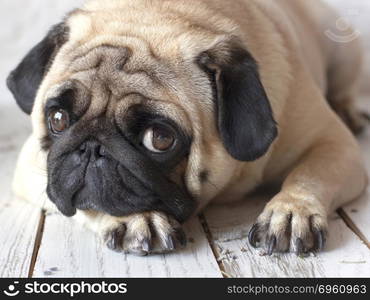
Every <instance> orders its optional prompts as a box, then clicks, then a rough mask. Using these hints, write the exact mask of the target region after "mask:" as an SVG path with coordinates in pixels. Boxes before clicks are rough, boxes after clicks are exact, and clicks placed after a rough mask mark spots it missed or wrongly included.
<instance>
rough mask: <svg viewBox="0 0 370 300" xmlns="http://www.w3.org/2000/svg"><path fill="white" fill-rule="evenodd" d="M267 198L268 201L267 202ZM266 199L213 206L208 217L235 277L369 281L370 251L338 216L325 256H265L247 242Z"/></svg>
mask: <svg viewBox="0 0 370 300" xmlns="http://www.w3.org/2000/svg"><path fill="white" fill-rule="evenodd" d="M264 198H265V199H264ZM265 201H266V197H262V196H260V197H253V198H251V199H248V200H246V201H245V202H243V203H239V204H235V205H233V206H212V207H210V208H209V209H208V210H207V211H206V213H205V217H206V220H207V223H208V226H209V229H210V231H211V234H212V236H213V238H214V243H215V246H216V248H217V249H218V252H219V253H221V255H220V259H222V262H223V265H224V267H225V272H226V273H227V274H228V275H229V276H231V277H362V276H363V277H369V276H370V251H369V249H368V248H367V247H366V246H365V245H364V244H363V243H362V242H361V241H360V240H359V239H358V238H357V236H355V234H354V233H353V232H352V231H350V230H349V229H348V227H347V226H346V225H345V224H344V223H343V221H342V220H341V219H340V218H338V217H337V216H334V217H332V218H331V220H330V222H329V239H328V244H327V247H326V249H325V251H324V252H323V253H320V254H318V255H317V256H310V257H307V258H300V257H297V256H296V255H295V254H274V255H273V256H271V257H269V256H261V255H260V254H261V250H256V249H254V248H253V247H251V246H250V245H249V243H248V240H247V235H248V231H249V229H250V227H251V226H252V224H253V222H254V221H255V219H256V217H257V216H258V214H259V212H261V211H262V208H263V206H264V204H265V203H266V202H265Z"/></svg>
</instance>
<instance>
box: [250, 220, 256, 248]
mask: <svg viewBox="0 0 370 300" xmlns="http://www.w3.org/2000/svg"><path fill="white" fill-rule="evenodd" d="M257 232H258V224H254V225H253V226H252V228H251V229H250V230H249V233H248V240H249V243H250V244H251V245H252V247H254V248H257Z"/></svg>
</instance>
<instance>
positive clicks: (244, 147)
mask: <svg viewBox="0 0 370 300" xmlns="http://www.w3.org/2000/svg"><path fill="white" fill-rule="evenodd" d="M197 61H198V64H199V65H200V66H201V68H202V69H203V70H204V71H206V72H207V74H209V76H210V79H211V81H212V85H213V87H214V98H215V102H216V112H217V122H218V124H217V125H218V130H219V132H220V136H221V139H222V142H223V144H224V146H225V148H226V150H227V151H228V152H229V154H230V155H231V156H232V157H234V158H235V159H237V160H240V161H253V160H256V159H258V158H260V157H261V156H263V155H264V154H265V153H266V152H267V151H268V149H269V147H270V146H271V144H272V142H273V141H274V140H275V138H276V137H277V133H278V130H277V124H276V122H275V120H274V116H273V112H272V109H271V105H270V102H269V99H268V98H267V95H266V91H265V89H264V87H263V85H262V83H261V80H260V76H259V73H258V66H257V63H256V61H255V60H254V58H253V57H252V55H251V54H250V53H249V52H248V51H247V50H246V49H245V48H244V47H243V46H242V45H241V43H240V42H239V41H237V40H236V41H235V40H231V41H228V42H226V43H225V42H223V43H220V44H219V45H216V46H215V47H213V49H211V50H208V51H206V52H203V53H202V54H201V55H200V56H199V57H198V60H197Z"/></svg>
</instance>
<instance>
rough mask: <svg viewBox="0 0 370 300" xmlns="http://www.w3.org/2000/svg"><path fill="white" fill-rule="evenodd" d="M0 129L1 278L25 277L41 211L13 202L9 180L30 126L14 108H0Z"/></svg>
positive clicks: (21, 202) (14, 200)
mask: <svg viewBox="0 0 370 300" xmlns="http://www.w3.org/2000/svg"><path fill="white" fill-rule="evenodd" d="M0 128H1V130H2V131H1V132H0V178H1V180H0V226H1V230H0V277H27V276H28V270H29V266H30V262H31V257H32V252H33V246H34V241H35V237H36V231H37V226H38V223H39V219H40V213H41V212H40V210H39V209H37V208H35V207H33V206H31V205H29V204H27V203H25V202H23V201H21V200H18V199H15V197H14V196H13V194H12V191H11V180H12V177H13V172H14V167H15V163H16V159H17V156H18V151H19V149H20V147H21V145H22V143H23V141H24V140H25V137H26V136H27V134H28V132H29V130H30V129H29V128H30V123H29V121H28V120H27V118H26V117H25V116H24V115H22V113H20V111H19V110H18V108H17V107H16V106H14V107H12V106H9V107H7V106H1V107H0Z"/></svg>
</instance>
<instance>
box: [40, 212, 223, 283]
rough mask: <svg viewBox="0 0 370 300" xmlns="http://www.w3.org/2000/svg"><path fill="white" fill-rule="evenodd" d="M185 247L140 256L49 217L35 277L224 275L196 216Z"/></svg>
mask: <svg viewBox="0 0 370 300" xmlns="http://www.w3.org/2000/svg"><path fill="white" fill-rule="evenodd" d="M186 231H187V234H188V237H189V240H190V241H191V242H189V243H188V247H187V248H186V249H185V250H182V251H179V252H176V253H173V254H166V255H154V256H148V257H137V256H134V255H126V254H122V253H115V252H112V251H110V250H108V249H107V248H106V247H105V246H104V245H102V243H101V241H100V240H99V239H98V238H97V236H96V235H95V234H93V233H92V232H90V231H89V230H87V229H85V228H82V227H81V226H80V225H79V224H75V223H74V222H73V221H72V220H69V219H67V218H65V217H63V216H61V215H59V214H52V215H49V216H47V217H46V220H45V229H44V235H43V239H42V242H41V246H40V250H39V255H38V259H37V262H36V266H35V270H34V273H33V276H34V277H221V276H222V275H221V272H220V271H219V269H218V265H217V262H216V260H215V258H214V256H213V254H212V251H211V249H210V247H209V245H208V242H207V239H206V237H205V234H204V232H203V229H202V227H201V225H200V223H199V221H198V220H197V219H194V220H192V221H191V222H190V223H189V224H187V225H186Z"/></svg>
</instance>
